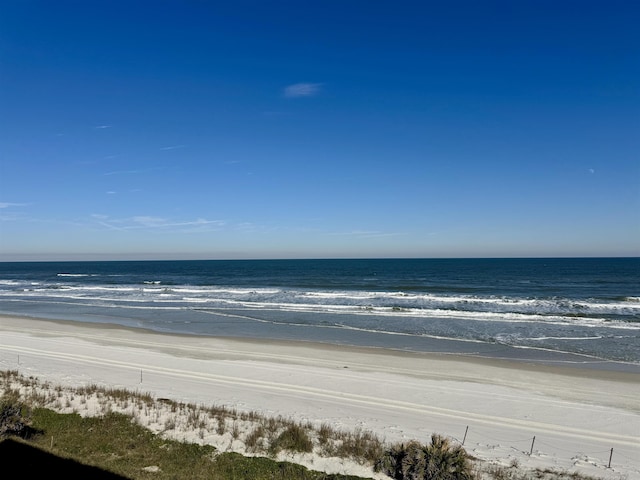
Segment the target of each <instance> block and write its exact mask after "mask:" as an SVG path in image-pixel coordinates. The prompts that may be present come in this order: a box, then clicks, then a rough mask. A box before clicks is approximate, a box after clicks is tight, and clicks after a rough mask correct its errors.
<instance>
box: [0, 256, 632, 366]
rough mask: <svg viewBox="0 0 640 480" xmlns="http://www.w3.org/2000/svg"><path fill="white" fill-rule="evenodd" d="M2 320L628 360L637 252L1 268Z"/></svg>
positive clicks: (4, 265) (502, 354)
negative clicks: (19, 318) (24, 318)
mask: <svg viewBox="0 0 640 480" xmlns="http://www.w3.org/2000/svg"><path fill="white" fill-rule="evenodd" d="M0 314H4V315H15V316H28V317H35V318H42V319H59V320H72V321H78V322H91V323H111V324H118V325H123V326H128V327H137V328H144V329H149V330H153V331H157V332H171V333H180V334H191V335H211V336H229V337H245V338H247V337H248V338H254V339H275V340H299V341H314V342H325V343H331V344H341V345H354V346H366V347H383V348H390V349H399V350H405V351H418V352H438V353H458V354H465V355H476V356H486V357H492V358H502V357H506V358H513V359H524V360H530V361H550V362H573V363H581V362H584V363H591V364H593V363H598V362H600V363H606V362H614V363H625V364H631V365H638V364H640V258H546V259H539V258H536V259H372V260H365V259H358V260H343V259H340V260H228V261H223V260H208V261H113V262H111V261H110V262H25V263H22V262H5V263H0ZM634 368H635V367H634Z"/></svg>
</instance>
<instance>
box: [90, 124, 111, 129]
mask: <svg viewBox="0 0 640 480" xmlns="http://www.w3.org/2000/svg"><path fill="white" fill-rule="evenodd" d="M93 128H95V129H96V130H103V129H105V128H111V125H96V126H95V127H93Z"/></svg>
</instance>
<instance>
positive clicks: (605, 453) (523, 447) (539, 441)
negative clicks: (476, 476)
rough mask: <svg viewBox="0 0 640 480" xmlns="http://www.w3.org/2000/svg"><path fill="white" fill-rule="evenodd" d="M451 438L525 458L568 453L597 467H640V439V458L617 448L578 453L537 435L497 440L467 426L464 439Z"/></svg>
mask: <svg viewBox="0 0 640 480" xmlns="http://www.w3.org/2000/svg"><path fill="white" fill-rule="evenodd" d="M449 438H450V439H451V440H453V441H455V442H457V443H459V444H460V445H462V446H468V445H469V444H471V442H472V441H473V442H475V443H476V444H477V445H482V444H481V443H479V442H480V441H487V440H489V441H491V442H495V443H496V445H493V447H500V448H509V449H512V450H514V451H516V452H519V453H520V454H521V455H523V456H528V457H532V456H540V457H541V456H544V455H551V454H552V453H551V452H553V455H555V456H556V457H557V458H560V456H559V455H558V454H557V453H558V452H560V453H563V454H564V453H566V454H567V458H568V459H571V460H575V459H585V458H588V459H589V461H590V462H591V463H593V464H595V465H597V466H601V467H606V468H612V467H615V464H616V462H615V460H616V459H620V458H621V459H624V460H626V461H629V462H631V463H632V464H638V466H639V467H640V437H639V441H638V456H637V457H630V456H628V455H625V453H623V452H621V451H620V450H621V449H617V450H616V449H615V447H610V448H607V449H606V450H604V449H603V450H581V451H579V452H576V451H575V450H574V449H568V448H566V447H564V446H558V445H556V444H553V443H551V442H549V441H548V440H547V439H546V438H545V439H543V438H540V437H538V436H536V435H532V436H531V437H526V438H524V437H511V438H505V437H501V438H496V437H494V436H493V435H490V434H487V433H486V432H485V431H483V430H482V429H481V428H476V427H474V428H473V430H472V429H471V428H470V427H469V426H468V425H467V426H466V428H465V430H464V434H463V435H462V439H460V438H457V437H455V436H449Z"/></svg>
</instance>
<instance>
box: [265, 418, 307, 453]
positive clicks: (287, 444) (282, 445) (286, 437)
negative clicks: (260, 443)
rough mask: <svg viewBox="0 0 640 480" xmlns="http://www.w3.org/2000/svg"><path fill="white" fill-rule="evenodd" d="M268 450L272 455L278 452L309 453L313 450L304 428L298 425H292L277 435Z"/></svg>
mask: <svg viewBox="0 0 640 480" xmlns="http://www.w3.org/2000/svg"><path fill="white" fill-rule="evenodd" d="M270 450H271V453H273V454H276V453H278V452H279V451H280V450H290V451H292V452H311V451H312V450H313V442H312V441H311V439H310V438H309V435H308V434H307V432H306V430H305V429H304V428H302V427H301V426H300V425H297V424H292V425H289V426H288V427H287V428H286V430H284V431H283V432H282V433H281V434H280V435H278V438H276V439H275V440H274V442H273V443H272V444H271V446H270Z"/></svg>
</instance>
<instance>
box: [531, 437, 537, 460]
mask: <svg viewBox="0 0 640 480" xmlns="http://www.w3.org/2000/svg"><path fill="white" fill-rule="evenodd" d="M534 443H536V436H535V435H534V436H533V440H532V441H531V450H529V456H531V454H532V453H533V444H534Z"/></svg>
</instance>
